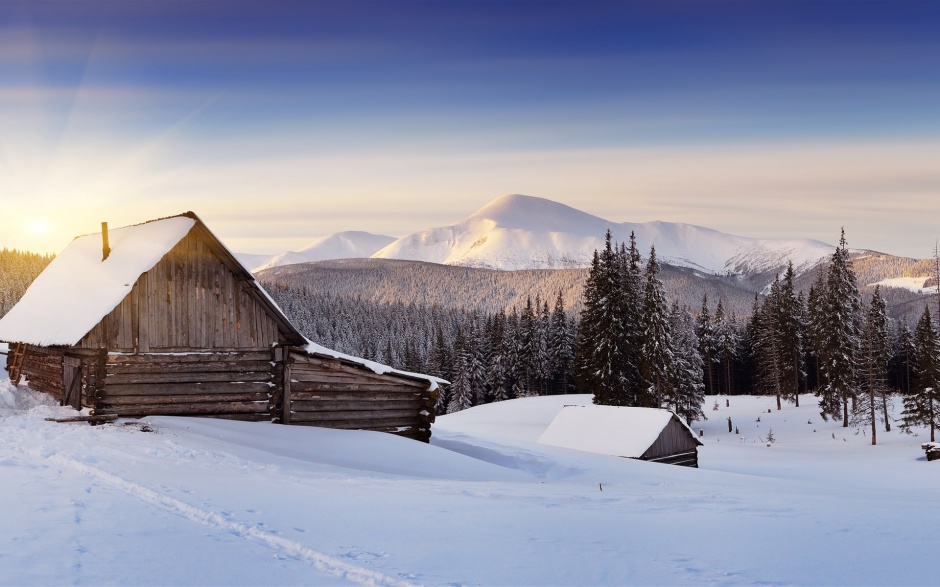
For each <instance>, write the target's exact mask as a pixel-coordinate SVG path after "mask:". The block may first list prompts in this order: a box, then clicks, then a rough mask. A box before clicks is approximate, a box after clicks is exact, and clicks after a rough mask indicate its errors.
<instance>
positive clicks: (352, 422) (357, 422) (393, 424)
mask: <svg viewBox="0 0 940 587" xmlns="http://www.w3.org/2000/svg"><path fill="white" fill-rule="evenodd" d="M291 423H292V424H301V423H307V424H311V425H314V426H322V427H324V428H342V429H344V430H361V429H364V428H398V427H413V426H414V425H415V423H414V421H407V420H402V419H396V418H384V419H379V418H363V419H350V418H342V419H337V420H327V419H323V418H319V417H318V415H317V414H311V413H308V412H300V413H294V414H291Z"/></svg>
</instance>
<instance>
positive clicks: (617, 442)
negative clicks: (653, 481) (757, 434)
mask: <svg viewBox="0 0 940 587" xmlns="http://www.w3.org/2000/svg"><path fill="white" fill-rule="evenodd" d="M538 441H539V442H540V443H542V444H550V445H553V446H561V447H565V448H573V449H576V450H583V451H586V452H594V453H599V454H606V455H613V456H619V457H626V458H631V459H639V460H643V461H652V462H656V463H667V464H670V465H684V466H686V467H696V468H697V467H698V447H699V446H701V445H702V443H701V441H699V439H698V438H696V437H695V434H694V433H693V432H692V431H691V430H689V427H688V426H686V425H685V424H684V423H683V422H682V420H680V419H679V417H678V416H676V415H675V414H674V413H672V412H670V411H669V410H660V409H655V408H628V407H619V406H598V405H591V406H565V407H563V408H562V410H561V411H560V412H559V413H558V415H557V416H555V419H554V420H552V423H551V424H549V426H548V428H546V429H545V432H543V433H542V436H541V437H540V438H539V440H538Z"/></svg>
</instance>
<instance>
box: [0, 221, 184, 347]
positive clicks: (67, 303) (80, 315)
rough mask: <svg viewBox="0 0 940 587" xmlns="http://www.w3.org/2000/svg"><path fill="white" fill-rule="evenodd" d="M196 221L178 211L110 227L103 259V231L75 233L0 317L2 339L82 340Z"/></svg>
mask: <svg viewBox="0 0 940 587" xmlns="http://www.w3.org/2000/svg"><path fill="white" fill-rule="evenodd" d="M195 223H196V220H195V219H193V218H189V217H185V216H176V217H173V218H165V219H162V220H155V221H153V222H147V223H145V224H138V225H136V226H125V227H123V228H115V229H113V230H109V231H108V240H109V242H110V247H111V254H110V256H109V257H108V258H107V259H106V260H104V261H102V260H101V257H102V252H101V246H102V241H101V234H100V233H96V234H89V235H85V236H80V237H76V238H75V240H73V241H72V242H71V243H69V245H68V246H67V247H65V249H64V250H63V251H62V252H61V253H59V254H58V255H57V256H56V258H55V259H53V261H52V263H50V264H49V266H48V267H46V269H45V271H43V272H42V273H41V274H40V275H39V277H37V278H36V280H35V281H33V283H32V284H31V285H30V286H29V289H27V290H26V293H25V294H24V295H23V297H22V299H20V301H19V302H18V303H17V304H16V305H15V306H14V307H13V308H12V309H11V310H10V311H9V312H8V313H7V314H6V316H4V317H3V318H2V319H0V340H4V341H7V342H27V343H30V344H35V345H41V346H52V345H65V346H68V345H74V344H76V343H78V341H80V340H81V339H82V337H84V336H85V335H86V334H88V331H89V330H91V329H92V328H94V327H95V325H96V324H98V322H100V321H101V319H102V318H104V317H105V316H106V315H107V314H108V313H109V312H110V311H111V310H113V309H114V308H115V307H116V306H117V305H118V304H120V303H121V300H123V299H124V298H125V297H126V296H127V294H128V293H130V291H131V289H132V288H133V287H134V283H135V282H136V281H137V278H138V277H140V276H141V274H143V273H144V272H146V271H149V270H150V269H151V268H152V267H153V266H154V265H156V264H157V262H159V261H160V259H162V258H163V256H164V255H165V254H166V253H167V252H168V251H169V250H170V249H172V248H173V247H174V246H176V244H177V243H178V242H180V240H182V239H183V237H184V236H186V235H187V234H188V233H189V231H190V230H191V229H192V227H193V225H194V224H195Z"/></svg>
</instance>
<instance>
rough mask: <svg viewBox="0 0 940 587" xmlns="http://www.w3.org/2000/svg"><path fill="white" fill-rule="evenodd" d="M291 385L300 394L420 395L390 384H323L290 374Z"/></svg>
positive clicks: (417, 392) (409, 389) (406, 388)
mask: <svg viewBox="0 0 940 587" xmlns="http://www.w3.org/2000/svg"><path fill="white" fill-rule="evenodd" d="M291 379H292V381H291V384H292V385H293V387H294V390H296V391H300V392H319V393H328V392H340V393H342V392H346V393H349V392H361V393H393V394H394V393H397V394H400V395H415V396H417V395H420V394H421V391H420V390H418V389H415V388H414V387H405V386H400V385H393V384H390V383H361V382H349V383H337V382H335V381H330V382H323V381H304V380H302V379H300V380H298V379H297V377H295V376H294V375H293V373H292V376H291Z"/></svg>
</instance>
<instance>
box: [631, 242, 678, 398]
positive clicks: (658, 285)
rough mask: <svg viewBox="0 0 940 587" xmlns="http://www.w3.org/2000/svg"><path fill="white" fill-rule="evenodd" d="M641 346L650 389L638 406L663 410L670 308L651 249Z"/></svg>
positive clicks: (670, 351)
mask: <svg viewBox="0 0 940 587" xmlns="http://www.w3.org/2000/svg"><path fill="white" fill-rule="evenodd" d="M643 302H644V303H643V345H642V363H641V365H642V370H641V372H642V374H643V379H644V380H645V381H646V382H647V383H648V385H649V388H648V392H647V394H645V396H644V397H641V398H639V401H638V405H640V406H644V407H657V408H658V407H662V405H663V400H664V397H663V392H664V390H665V387H666V386H667V385H668V381H669V374H670V373H671V372H672V369H673V367H674V365H673V361H674V356H673V348H672V339H671V334H670V332H669V319H668V317H669V308H668V307H667V305H666V294H665V292H664V291H663V282H662V281H660V279H659V262H658V261H657V260H656V248H655V247H651V248H650V256H649V259H648V260H647V262H646V288H645V290H644V296H643Z"/></svg>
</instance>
